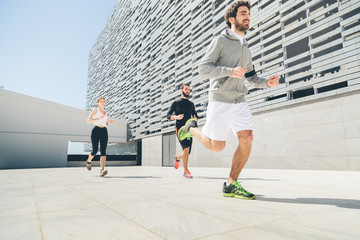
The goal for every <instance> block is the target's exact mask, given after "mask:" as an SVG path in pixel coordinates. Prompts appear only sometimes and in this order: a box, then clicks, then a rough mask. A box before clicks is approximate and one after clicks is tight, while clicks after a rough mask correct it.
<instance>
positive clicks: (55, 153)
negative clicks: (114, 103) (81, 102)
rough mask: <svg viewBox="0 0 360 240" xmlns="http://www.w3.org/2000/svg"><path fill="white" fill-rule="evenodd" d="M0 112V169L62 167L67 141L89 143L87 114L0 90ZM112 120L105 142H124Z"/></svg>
mask: <svg viewBox="0 0 360 240" xmlns="http://www.w3.org/2000/svg"><path fill="white" fill-rule="evenodd" d="M0 112H1V120H0V123H1V124H0V142H1V144H0V168H30V167H65V166H66V163H67V148H68V141H83V142H90V134H91V129H92V128H93V124H87V123H86V119H87V117H88V115H89V113H90V112H88V111H85V110H81V109H77V108H74V107H69V106H64V105H61V104H57V103H53V102H49V101H45V100H42V99H38V98H34V97H29V96H25V95H22V94H18V93H14V92H10V91H6V90H3V89H0ZM109 114H110V115H111V113H109ZM114 120H115V121H114V124H112V125H109V126H108V131H109V142H126V121H124V120H121V119H116V118H114Z"/></svg>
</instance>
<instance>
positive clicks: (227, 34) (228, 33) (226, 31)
mask: <svg viewBox="0 0 360 240" xmlns="http://www.w3.org/2000/svg"><path fill="white" fill-rule="evenodd" d="M220 35H223V36H225V37H226V38H228V39H230V40H232V41H238V42H240V39H238V38H237V37H236V36H235V35H234V34H233V33H232V31H231V30H230V29H229V28H226V29H224V30H223V31H222V32H221V33H220ZM244 43H245V45H247V42H246V38H245V36H244Z"/></svg>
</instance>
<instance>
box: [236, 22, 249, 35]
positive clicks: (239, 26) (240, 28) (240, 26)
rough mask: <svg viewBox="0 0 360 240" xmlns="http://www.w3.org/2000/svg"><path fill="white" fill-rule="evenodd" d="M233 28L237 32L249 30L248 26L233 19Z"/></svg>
mask: <svg viewBox="0 0 360 240" xmlns="http://www.w3.org/2000/svg"><path fill="white" fill-rule="evenodd" d="M235 28H236V30H238V31H241V32H245V31H246V30H248V29H249V25H248V24H243V23H240V22H239V21H238V20H236V19H235Z"/></svg>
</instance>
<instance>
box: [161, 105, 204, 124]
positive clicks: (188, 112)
mask: <svg viewBox="0 0 360 240" xmlns="http://www.w3.org/2000/svg"><path fill="white" fill-rule="evenodd" d="M174 112H175V114H174V115H179V114H184V117H183V119H181V120H176V123H175V126H176V129H179V128H181V127H182V126H184V125H185V123H186V121H187V120H189V119H190V118H192V116H196V117H197V118H199V117H198V115H197V113H196V111H195V106H194V104H193V103H192V102H191V101H189V99H184V98H179V99H177V100H175V101H174V102H173V103H172V104H171V107H170V108H169V111H168V113H167V115H166V117H167V119H169V120H171V119H170V118H171V115H173V113H174Z"/></svg>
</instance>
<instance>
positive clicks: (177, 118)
mask: <svg viewBox="0 0 360 240" xmlns="http://www.w3.org/2000/svg"><path fill="white" fill-rule="evenodd" d="M183 117H184V114H179V115H174V119H176V120H181V119H183Z"/></svg>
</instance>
